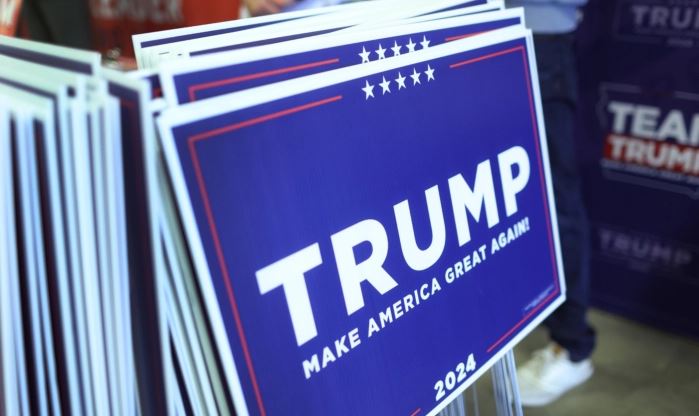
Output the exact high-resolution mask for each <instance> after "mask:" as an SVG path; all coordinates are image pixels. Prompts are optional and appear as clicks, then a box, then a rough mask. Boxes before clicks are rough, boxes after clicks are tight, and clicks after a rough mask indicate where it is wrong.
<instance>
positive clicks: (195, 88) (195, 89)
mask: <svg viewBox="0 0 699 416" xmlns="http://www.w3.org/2000/svg"><path fill="white" fill-rule="evenodd" d="M338 62H340V59H339V58H334V59H326V60H324V61H317V62H309V63H307V64H303V65H296V66H289V67H286V68H278V69H272V70H269V71H264V72H256V73H254V74H247V75H241V76H239V77H234V78H226V79H221V80H218V81H211V82H205V83H202V84H195V85H192V86H191V87H189V100H190V101H196V100H197V92H198V91H201V90H205V89H209V88H215V87H220V86H222V85H229V84H237V83H239V82H244V81H250V80H253V79H260V78H267V77H271V76H274V75H280V74H288V73H289V72H296V71H302V70H304V69H309V68H317V67H319V66H324V65H331V64H336V63H338Z"/></svg>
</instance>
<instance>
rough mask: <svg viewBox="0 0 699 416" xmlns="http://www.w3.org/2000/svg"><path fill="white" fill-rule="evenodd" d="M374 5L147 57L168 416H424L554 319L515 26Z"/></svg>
mask: <svg viewBox="0 0 699 416" xmlns="http://www.w3.org/2000/svg"><path fill="white" fill-rule="evenodd" d="M389 3H390V2H381V3H378V4H375V5H373V6H372V5H369V4H364V7H365V9H362V8H360V7H359V6H358V5H354V6H353V7H355V8H353V9H352V12H351V13H352V14H350V15H349V17H347V18H343V17H338V16H337V13H328V14H323V15H319V16H314V17H307V18H303V19H300V20H299V21H290V22H289V21H285V22H281V23H276V24H268V25H266V26H262V27H257V28H253V29H249V30H238V31H236V32H235V34H234V35H228V34H223V35H221V34H215V35H213V36H208V35H201V33H197V32H196V31H192V32H191V33H183V32H179V33H173V34H172V36H173V37H174V38H176V39H175V40H174V41H173V42H170V40H168V38H167V36H168V35H167V34H163V37H162V38H156V37H155V36H156V35H153V34H151V35H148V36H150V38H149V42H157V43H158V46H152V47H149V48H146V49H142V50H141V53H142V54H143V55H142V56H144V57H147V56H150V58H145V59H146V60H148V59H150V61H149V62H150V63H151V64H153V63H156V64H157V65H158V66H157V72H158V73H159V74H160V83H161V84H160V88H161V89H162V93H163V97H164V100H165V101H166V107H167V108H166V109H165V110H164V111H163V112H162V114H161V116H160V117H159V118H158V120H157V125H158V131H159V133H160V139H161V140H160V143H161V145H162V146H163V149H162V151H163V154H164V158H165V161H166V164H167V166H166V170H165V172H161V177H162V189H163V198H162V201H163V202H164V203H163V206H165V205H169V204H170V203H172V204H173V205H174V206H170V207H167V209H166V210H165V211H168V212H170V213H171V215H175V214H176V215H177V216H176V217H174V218H172V217H169V218H170V219H169V220H168V221H166V222H165V224H163V225H164V226H165V227H167V226H169V227H170V230H169V231H168V230H164V231H163V234H164V235H165V234H170V235H169V236H167V237H164V241H165V242H166V244H170V245H172V246H173V247H174V248H173V249H172V250H166V251H168V252H171V253H173V255H172V256H168V255H166V257H169V258H171V259H172V260H171V261H170V262H169V266H170V270H169V271H170V273H171V277H170V279H168V282H170V285H171V286H173V288H170V289H169V290H171V291H172V293H173V295H171V297H170V298H171V299H172V300H174V301H177V300H178V299H177V293H175V292H177V290H176V288H174V286H176V284H177V280H178V279H181V278H184V279H185V282H188V283H186V284H185V286H186V287H196V288H197V290H198V295H199V300H198V302H197V303H196V308H194V309H192V308H190V305H189V304H184V303H180V304H179V305H178V306H177V307H172V308H171V307H169V306H168V310H170V311H171V312H170V314H171V316H176V314H177V313H180V314H182V316H184V315H189V314H191V317H192V319H193V320H194V321H195V322H196V321H197V320H199V319H201V318H200V316H201V315H202V314H203V315H204V316H205V319H202V321H204V322H206V324H207V328H206V329H207V330H208V331H209V332H207V334H208V335H210V336H209V337H208V338H204V337H199V338H198V339H196V340H194V339H193V338H192V337H189V339H187V344H186V345H178V341H177V340H174V338H173V340H174V341H173V350H174V354H173V356H172V357H173V366H174V367H175V368H174V370H173V372H174V373H176V380H177V383H179V385H178V388H179V390H178V391H175V390H174V389H173V390H171V391H173V394H172V396H171V399H172V400H173V402H174V403H173V404H172V406H173V407H174V408H175V411H177V410H179V411H180V412H183V413H186V412H188V411H190V410H191V409H199V410H201V411H202V412H206V411H208V410H209V409H211V407H212V406H218V407H217V408H218V409H220V408H221V407H220V402H219V401H217V400H218V399H217V397H218V395H219V394H220V393H221V392H223V393H224V394H230V397H231V403H232V406H233V407H234V408H235V410H236V412H238V413H239V414H255V415H265V414H270V415H272V414H299V415H310V414H332V415H345V414H347V415H349V414H396V415H406V416H409V415H418V414H420V415H423V414H435V413H437V412H438V411H439V410H440V409H441V408H443V407H444V406H446V404H447V403H448V402H450V401H451V400H452V399H453V398H454V397H456V396H457V395H458V394H460V393H461V392H462V391H463V390H464V389H465V388H466V387H467V386H468V385H470V384H471V383H472V382H473V381H474V380H475V379H477V378H478V377H479V376H480V375H481V374H483V372H484V371H486V370H487V369H488V368H489V367H490V366H491V365H492V364H493V363H494V362H495V361H496V360H497V359H498V358H499V357H500V356H501V355H502V354H504V353H505V352H506V351H508V350H509V349H510V348H512V346H513V345H514V344H515V343H516V342H517V341H518V340H519V339H521V338H522V337H523V336H524V335H525V334H526V333H528V332H529V331H530V329H531V328H532V327H533V326H535V325H536V324H537V323H538V322H540V321H541V320H542V319H544V318H545V317H546V316H547V315H548V314H549V313H550V312H551V311H552V310H553V309H554V308H555V307H556V306H557V305H558V304H560V303H561V302H562V301H563V298H564V292H565V289H564V284H563V276H562V273H561V271H560V270H561V268H560V256H559V254H558V241H557V228H556V220H555V214H554V212H553V205H554V204H553V200H552V194H551V188H550V174H549V169H548V161H547V151H546V142H545V133H544V131H543V122H542V114H541V108H540V104H539V102H540V98H539V92H538V86H537V85H538V80H537V78H536V67H535V63H534V59H533V50H532V44H531V35H530V33H529V32H528V31H527V30H526V29H524V27H523V17H522V13H521V10H507V11H506V10H501V6H502V5H501V4H500V3H486V4H479V3H478V2H471V3H465V2H462V3H463V4H461V5H459V7H455V5H454V4H453V3H454V2H446V3H452V4H431V6H432V7H433V9H432V10H428V7H427V6H425V5H424V4H418V3H415V6H414V7H415V10H414V11H412V12H411V10H410V7H413V6H412V3H406V2H402V3H401V6H400V8H399V7H398V6H395V7H393V5H391V4H389ZM394 4H395V3H394ZM367 8H368V9H367ZM487 8H491V9H487ZM492 8H494V9H495V10H493V9H492ZM488 10H490V11H488ZM475 11H477V13H474V12H475ZM361 13H365V15H364V16H363V17H358V15H360V14H361ZM378 16H384V19H379V18H378ZM352 19H356V20H357V21H359V20H362V19H364V20H366V22H367V23H365V24H359V25H355V26H351V27H345V28H341V27H339V26H341V25H343V24H344V25H347V24H348V23H347V22H349V21H352ZM311 22H312V24H311ZM205 30H206V29H205ZM226 30H227V29H226ZM272 34H273V35H274V37H275V38H273V39H270V36H271V35H272ZM138 42H139V40H138V39H136V43H137V47H138ZM144 43H145V42H142V43H141V46H143V45H144ZM148 49H150V50H148ZM158 54H162V55H163V56H168V58H167V59H163V60H161V61H160V62H158V58H157V56H158ZM166 188H167V189H168V190H167V192H166V191H165V189H166ZM168 193H170V194H171V195H172V198H173V199H174V201H171V199H170V198H169V197H168V196H167V194H168ZM165 217H166V218H167V217H168V216H167V215H165ZM178 226H179V227H180V228H179V229H178V228H177V227H178ZM181 231H184V234H179V232H181ZM168 238H171V239H173V241H174V244H171V243H167V240H168ZM179 245H182V246H184V247H186V250H185V251H186V252H187V253H189V255H190V258H189V262H188V263H187V264H186V265H185V266H186V267H185V268H184V269H182V270H177V269H176V266H177V264H175V263H176V262H175V261H174V259H176V258H177V253H178V248H177V247H176V246H179ZM179 250H183V249H179ZM191 279H193V280H194V281H190V280H191ZM188 309H190V310H188ZM182 316H180V317H179V318H180V319H182V321H183V322H182V323H181V324H178V325H181V326H182V328H183V330H182V331H181V335H180V337H181V338H184V339H186V338H187V335H186V334H187V332H186V327H187V324H186V322H184V319H183V318H182ZM201 332H203V331H200V333H201ZM192 341H195V342H192ZM197 348H201V352H200V351H197V350H196V349H197ZM209 349H212V350H214V351H215V352H216V362H215V363H214V364H217V365H218V366H217V368H216V371H215V372H214V371H211V369H213V367H214V366H212V365H209V363H208V358H207V352H208V351H209ZM180 351H184V352H186V354H182V353H180ZM197 355H200V357H197ZM221 373H222V374H223V378H222V379H220V378H219V375H220V374H221ZM200 374H205V375H212V374H213V377H209V378H208V379H205V378H202V377H200V376H199V375H200ZM219 382H223V385H220V384H219ZM173 384H175V383H173ZM210 400H214V402H213V403H210V402H209V401H210ZM226 403H228V402H226Z"/></svg>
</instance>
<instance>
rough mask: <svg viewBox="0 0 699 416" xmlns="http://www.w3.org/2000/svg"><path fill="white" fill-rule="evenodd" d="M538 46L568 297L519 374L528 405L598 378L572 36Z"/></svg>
mask: <svg viewBox="0 0 699 416" xmlns="http://www.w3.org/2000/svg"><path fill="white" fill-rule="evenodd" d="M535 48H536V56H537V66H538V72H539V81H540V86H541V96H542V105H543V110H544V119H545V123H546V135H547V143H548V148H549V149H548V150H549V152H548V153H549V161H550V163H551V174H552V178H553V188H554V196H555V198H556V213H557V217H558V228H559V236H560V241H561V252H562V253H561V254H562V256H563V268H564V271H565V280H566V286H567V299H566V301H565V302H564V303H563V305H561V306H560V307H559V308H558V309H557V310H556V311H555V312H554V313H553V314H552V315H551V316H550V317H549V318H548V319H547V320H546V322H545V325H546V326H547V327H548V329H549V333H550V336H551V339H552V340H553V342H554V345H550V346H548V347H546V348H544V349H542V350H540V351H537V352H535V353H534V356H533V357H532V358H531V359H530V360H529V361H528V362H527V363H525V364H524V365H523V366H521V367H520V369H519V371H518V376H519V381H520V391H521V399H522V404H524V405H525V406H543V405H546V404H548V403H551V402H552V401H553V400H555V399H557V398H558V397H559V396H560V395H562V394H563V393H565V392H567V391H568V390H570V389H572V388H573V387H575V386H577V385H579V384H581V383H583V382H584V381H585V380H587V379H588V378H589V377H590V376H591V375H592V371H593V369H592V364H591V363H590V360H588V359H587V358H588V357H589V356H590V354H591V353H592V350H593V348H594V344H595V332H594V330H593V329H592V328H591V327H590V325H589V324H588V323H587V318H586V313H587V308H588V295H589V272H588V260H589V259H588V256H589V235H588V234H589V231H588V222H587V216H586V213H585V208H584V205H583V200H582V196H581V187H580V178H579V175H578V169H577V165H576V160H575V146H574V137H573V136H574V121H575V106H576V95H577V94H576V74H575V60H574V55H573V43H572V36H570V35H569V36H543V37H541V36H536V37H535Z"/></svg>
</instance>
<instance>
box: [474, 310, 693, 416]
mask: <svg viewBox="0 0 699 416" xmlns="http://www.w3.org/2000/svg"><path fill="white" fill-rule="evenodd" d="M590 320H591V321H592V323H593V325H594V326H595V328H596V329H597V333H598V345H597V349H596V351H595V353H594V355H593V358H592V360H593V363H594V365H595V374H594V375H593V376H592V378H591V379H590V380H589V381H588V382H587V383H585V384H584V385H582V386H580V387H578V388H576V389H574V390H572V391H571V392H570V393H568V394H567V395H565V396H563V397H562V398H560V399H559V400H558V401H556V402H554V403H553V404H551V405H550V406H547V407H544V408H525V409H524V414H525V415H526V416H578V415H580V416H582V415H585V416H587V415H590V416H605V415H613V416H631V415H633V416H694V415H699V341H697V340H692V339H687V338H683V337H679V336H676V335H672V334H669V333H665V332H662V331H658V330H656V329H654V328H650V327H647V326H644V325H640V324H638V323H635V322H633V321H629V320H626V319H623V318H620V317H617V316H615V315H610V314H608V313H605V312H601V311H597V310H595V311H592V313H591V314H590ZM546 342H547V337H546V332H545V331H544V330H543V329H541V328H539V329H537V330H536V331H535V332H534V333H532V334H531V335H530V336H529V337H528V338H527V339H525V340H524V341H523V342H522V343H521V344H520V345H519V346H518V347H517V349H516V350H515V354H516V359H517V362H523V361H524V360H525V359H527V358H528V357H529V355H530V353H531V352H532V351H533V350H535V349H537V348H539V347H541V346H543V345H545V344H546ZM476 386H477V391H478V396H479V402H480V406H479V408H480V412H479V413H480V415H495V414H496V413H495V409H494V404H493V399H492V387H491V380H490V379H489V377H488V376H486V377H483V378H482V379H481V380H479V381H478V383H477V384H476ZM466 394H467V403H468V402H469V400H468V397H470V396H471V394H472V392H469V391H467V392H466ZM471 414H473V413H472V412H469V416H470V415H471Z"/></svg>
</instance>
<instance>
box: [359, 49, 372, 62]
mask: <svg viewBox="0 0 699 416" xmlns="http://www.w3.org/2000/svg"><path fill="white" fill-rule="evenodd" d="M369 55H371V52H369V51H367V50H366V48H364V46H362V52H361V53H360V54H359V56H360V57H361V58H362V63H366V62H369Z"/></svg>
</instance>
